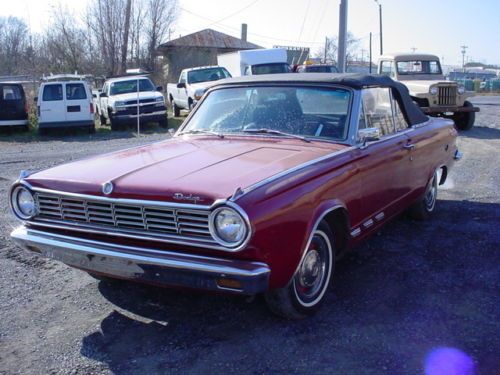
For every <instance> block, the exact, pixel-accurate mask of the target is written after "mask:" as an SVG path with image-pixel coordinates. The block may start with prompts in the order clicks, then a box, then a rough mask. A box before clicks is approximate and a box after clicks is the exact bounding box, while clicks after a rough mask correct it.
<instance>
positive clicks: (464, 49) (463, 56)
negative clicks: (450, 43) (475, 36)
mask: <svg viewBox="0 0 500 375" xmlns="http://www.w3.org/2000/svg"><path fill="white" fill-rule="evenodd" d="M460 48H462V69H463V70H464V72H465V54H466V53H467V48H469V47H468V46H460Z"/></svg>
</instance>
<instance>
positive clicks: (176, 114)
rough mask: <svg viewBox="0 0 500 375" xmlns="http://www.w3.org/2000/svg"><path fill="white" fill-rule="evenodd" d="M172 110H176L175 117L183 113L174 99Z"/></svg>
mask: <svg viewBox="0 0 500 375" xmlns="http://www.w3.org/2000/svg"><path fill="white" fill-rule="evenodd" d="M172 111H173V112H174V117H179V116H180V115H181V109H180V107H178V106H177V104H175V102H174V101H172Z"/></svg>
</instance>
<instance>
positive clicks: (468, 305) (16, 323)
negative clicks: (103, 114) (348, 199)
mask: <svg viewBox="0 0 500 375" xmlns="http://www.w3.org/2000/svg"><path fill="white" fill-rule="evenodd" d="M473 101H474V102H475V103H477V104H479V105H480V107H481V112H480V113H479V114H478V115H477V120H476V127H475V128H474V129H473V130H471V131H470V132H467V133H461V134H460V138H459V147H460V149H461V151H462V152H463V153H464V158H463V159H462V161H460V163H458V164H457V165H456V166H455V169H454V170H453V171H452V173H451V175H450V176H449V181H448V183H447V184H446V185H445V186H444V187H443V189H442V190H440V192H439V201H438V206H437V212H436V214H435V215H434V217H433V218H432V219H431V220H429V221H427V222H412V221H410V220H409V219H406V218H404V217H401V218H400V219H397V220H395V221H393V222H392V223H390V224H389V225H387V226H386V227H385V228H384V230H383V231H382V232H381V233H379V234H378V235H376V236H373V237H372V238H370V239H369V240H368V241H367V242H365V244H364V245H362V246H361V247H360V248H358V249H356V251H355V252H353V253H352V255H350V256H348V257H347V258H346V259H345V260H344V261H342V262H341V263H340V264H339V265H338V267H337V272H336V275H335V278H334V287H333V288H332V289H331V291H330V292H329V295H328V298H327V301H326V303H325V304H324V305H323V307H322V309H321V310H320V312H319V313H318V314H317V315H316V316H314V317H312V318H310V319H307V320H303V321H284V320H281V319H278V318H275V317H274V316H272V315H271V314H270V313H269V312H268V310H267V309H266V307H265V304H264V302H263V301H262V299H261V298H256V299H255V300H253V301H248V300H244V299H241V298H236V297H228V296H219V295H206V294H201V293H193V292H185V291H184V292H181V291H172V290H166V289H159V288H154V287H148V286H141V285H134V284H131V283H117V284H108V283H104V282H97V281H96V280H94V279H92V278H91V277H89V276H88V275H87V274H85V273H83V272H80V271H77V270H73V269H70V268H68V267H66V266H64V265H62V264H59V263H57V262H54V261H49V260H44V259H40V258H37V257H36V256H32V255H30V254H27V253H26V252H24V251H21V250H18V249H17V248H16V247H14V246H13V244H12V243H11V242H10V240H9V233H10V231H11V229H12V228H13V227H14V226H15V225H17V223H16V221H15V220H14V219H13V217H12V215H11V214H10V212H9V208H8V204H7V192H8V188H9V186H10V184H11V183H12V181H14V180H15V178H16V177H17V175H18V172H19V170H21V169H41V168H47V167H51V166H54V165H57V164H60V163H62V162H66V161H69V160H73V159H79V158H82V157H85V156H88V155H94V154H98V153H102V152H105V151H112V150H117V149H120V148H125V147H130V146H133V145H139V144H144V143H148V142H153V141H156V140H159V139H163V138H164V137H166V136H167V135H165V134H149V135H146V136H142V137H134V136H133V135H132V134H131V133H127V132H122V133H116V134H111V133H100V134H97V135H95V136H88V135H83V134H81V135H74V136H70V137H65V138H64V139H63V138H60V139H53V138H52V139H51V138H49V139H46V140H35V141H32V142H27V139H25V138H23V137H18V138H19V139H18V141H12V140H9V139H7V138H5V137H3V138H2V136H0V374H15V373H20V374H47V373H51V374H52V373H54V374H59V373H63V374H65V373H71V374H100V373H104V374H108V373H114V374H129V373H132V374H155V373H169V374H170V373H171V374H178V373H179V374H185V373H193V374H205V373H208V374H215V373H217V374H220V373H242V374H264V373H265V374H268V373H270V374H309V373H314V374H316V373H324V374H419V373H423V369H424V362H425V359H426V356H427V355H428V354H429V353H430V352H431V351H432V350H434V349H436V348H439V347H450V348H457V349H459V350H461V351H462V352H464V353H466V354H467V355H468V356H470V357H471V358H472V359H473V360H474V363H475V366H476V368H477V373H478V374H498V373H499V372H498V371H499V369H500V326H499V325H500V323H499V322H500V307H499V301H500V298H499V297H500V266H499V265H500V256H499V254H500V253H499V244H500V230H499V227H500V193H499V187H500V168H499V161H500V158H499V157H500V97H476V98H474V100H473ZM14 138H15V137H14Z"/></svg>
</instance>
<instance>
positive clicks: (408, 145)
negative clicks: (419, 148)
mask: <svg viewBox="0 0 500 375" xmlns="http://www.w3.org/2000/svg"><path fill="white" fill-rule="evenodd" d="M403 148H404V149H406V150H413V149H414V148H415V145H414V144H413V143H407V144H405V145H404V146H403Z"/></svg>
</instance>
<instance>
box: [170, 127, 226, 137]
mask: <svg viewBox="0 0 500 375" xmlns="http://www.w3.org/2000/svg"><path fill="white" fill-rule="evenodd" d="M182 134H211V135H215V136H217V137H219V138H221V139H222V138H224V134H222V133H217V132H214V131H211V130H205V129H191V130H186V131H185V132H181V133H179V135H182Z"/></svg>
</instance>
